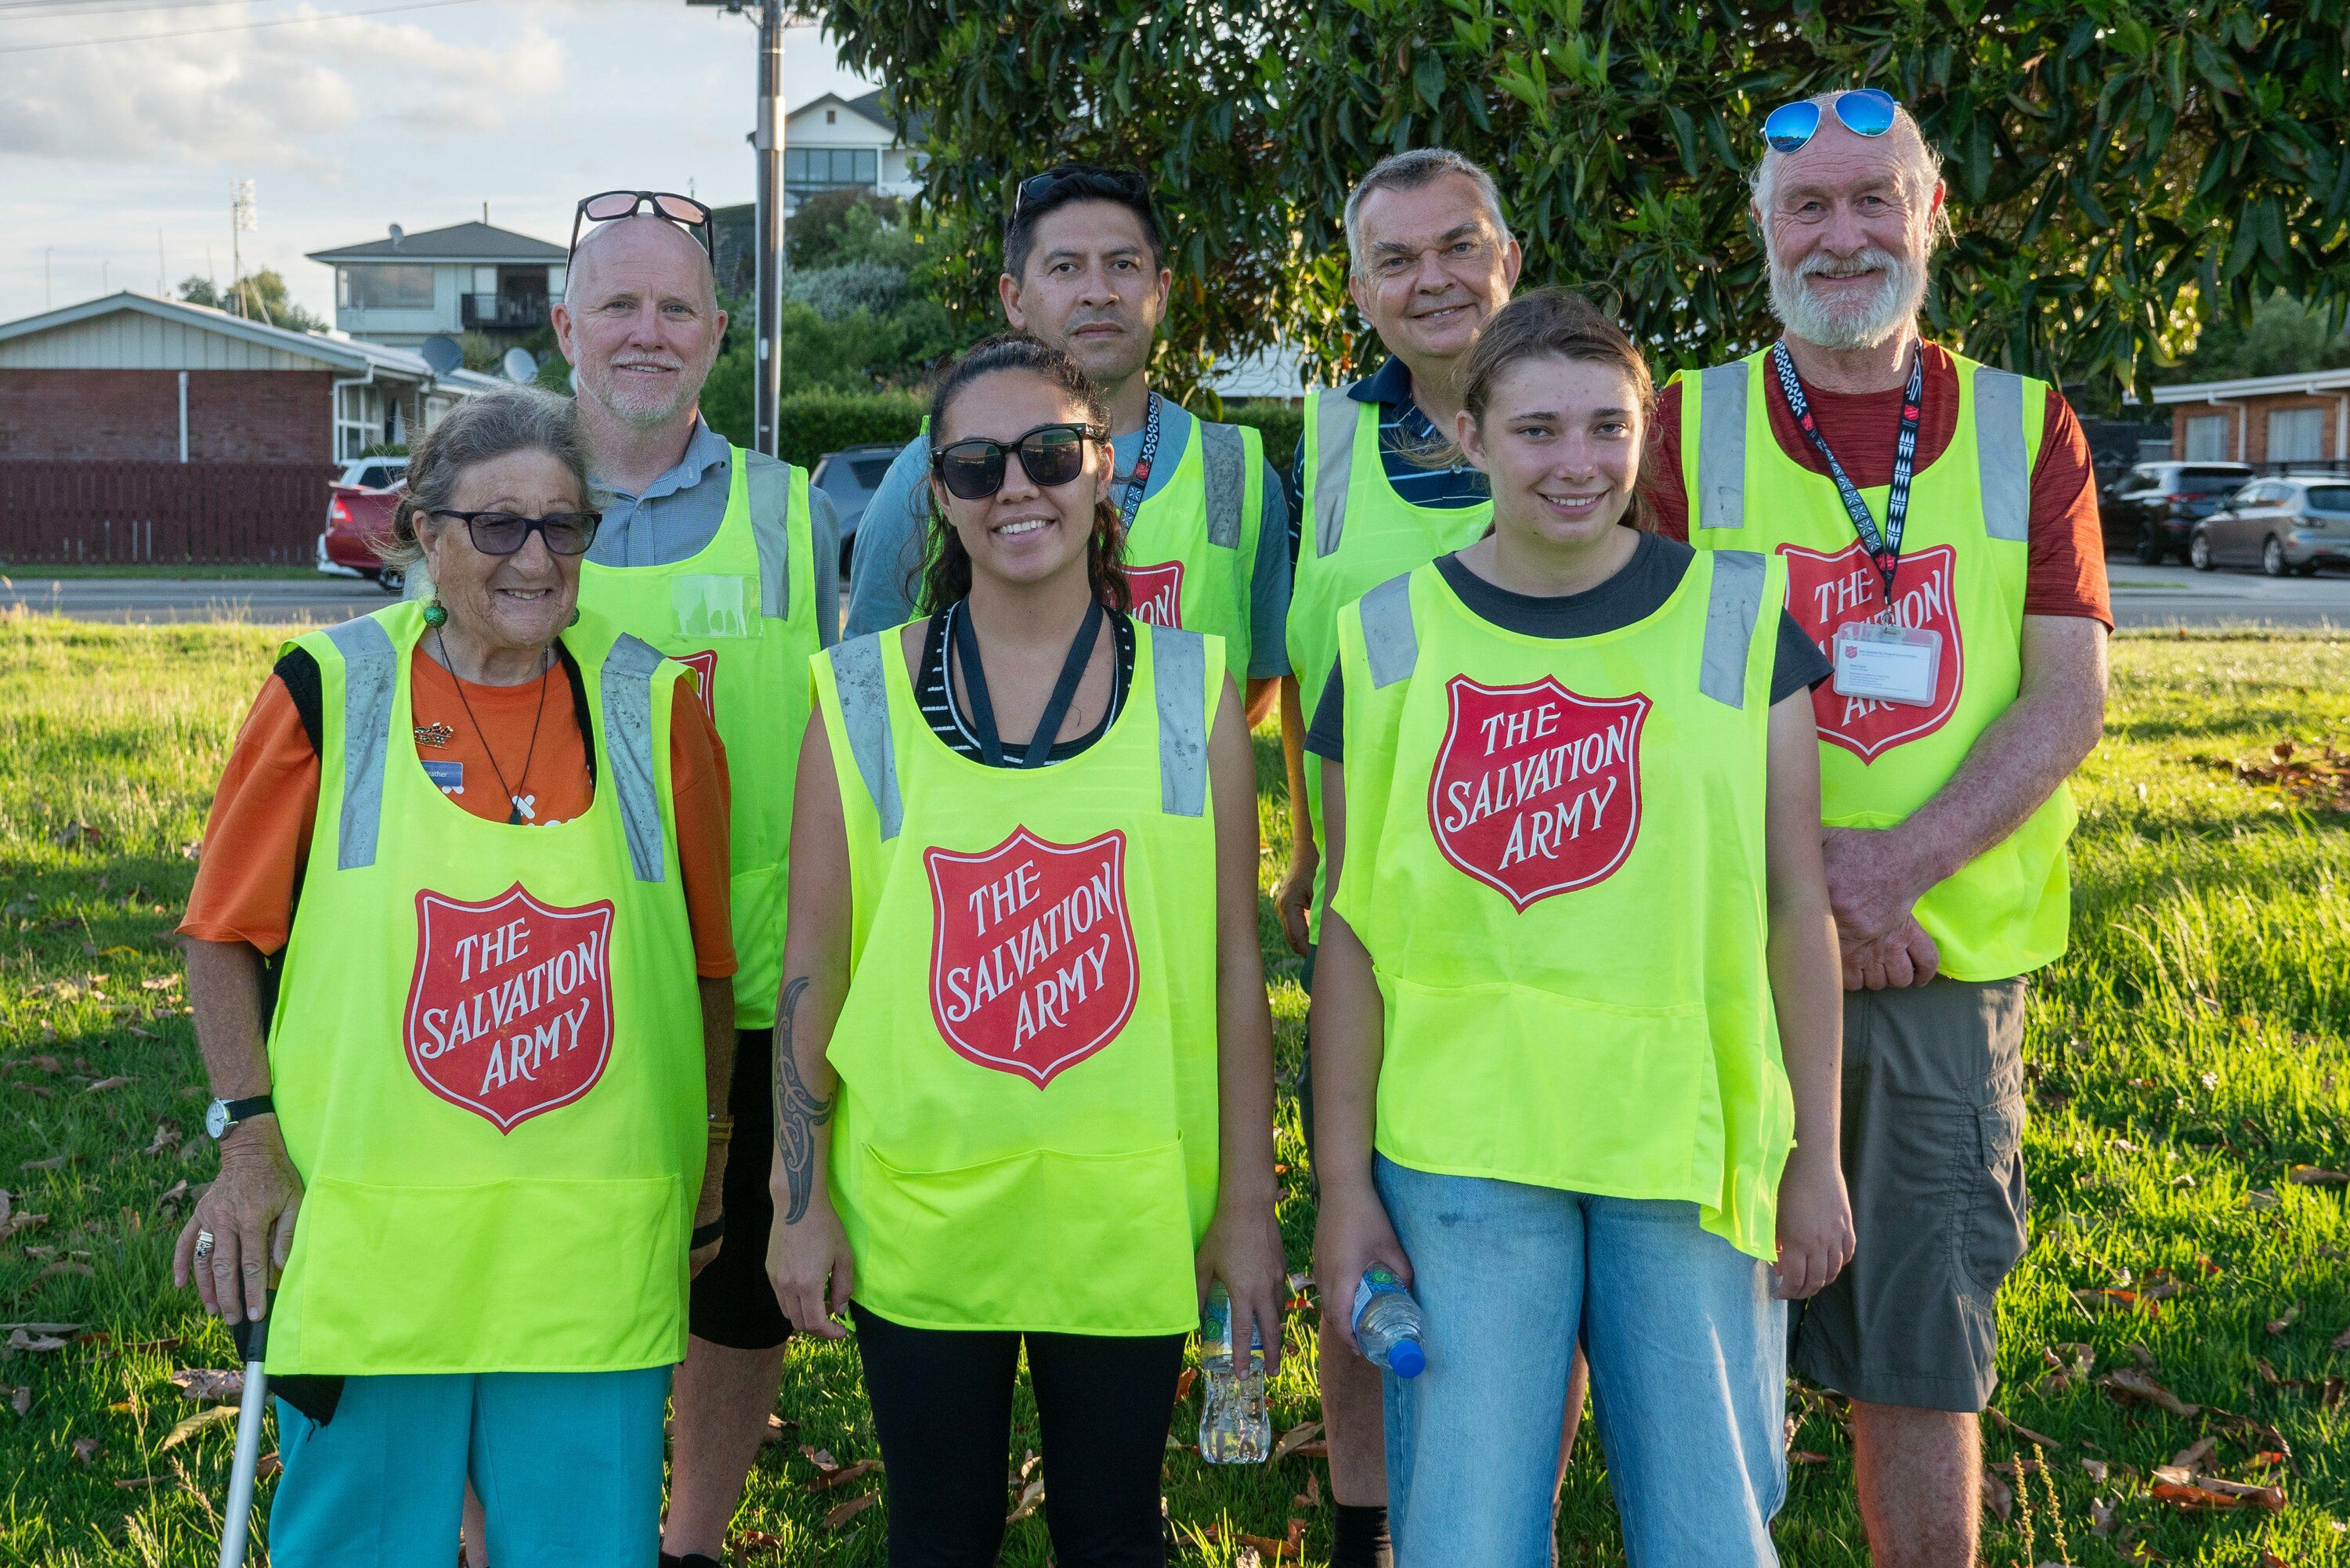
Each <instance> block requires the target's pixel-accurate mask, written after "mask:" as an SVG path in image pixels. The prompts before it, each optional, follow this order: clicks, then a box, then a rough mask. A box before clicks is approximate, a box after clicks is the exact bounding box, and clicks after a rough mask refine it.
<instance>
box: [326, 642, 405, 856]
mask: <svg viewBox="0 0 2350 1568" xmlns="http://www.w3.org/2000/svg"><path fill="white" fill-rule="evenodd" d="M327 640H328V641H329V642H331V643H333V644H334V645H335V651H336V652H338V653H339V654H341V655H342V656H343V814H342V817H341V819H340V820H339V821H338V822H337V823H336V825H335V869H336V870H338V871H355V870H357V869H359V867H362V866H372V865H374V864H375V845H376V836H377V834H378V831H379V830H380V826H381V825H382V822H383V762H384V750H385V746H386V744H387V743H388V742H389V741H390V733H391V701H392V692H393V683H394V682H395V681H397V680H399V679H400V656H399V655H398V654H396V653H394V652H393V651H392V650H391V637H390V634H389V633H387V632H386V631H385V630H384V629H383V623H382V622H381V621H380V620H378V619H376V618H374V617H373V616H361V617H360V618H359V619H357V620H347V621H345V622H343V624H342V625H340V626H330V627H328V628H327Z"/></svg>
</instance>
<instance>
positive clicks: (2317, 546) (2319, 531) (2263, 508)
mask: <svg viewBox="0 0 2350 1568" xmlns="http://www.w3.org/2000/svg"><path fill="white" fill-rule="evenodd" d="M2187 559H2188V563H2189V565H2191V566H2193V567H2194V568H2195V569H2196V570H2197V571H2199V572H2208V571H2210V570H2211V569H2212V568H2213V567H2215V566H2259V567H2260V568H2261V570H2262V571H2263V572H2266V573H2267V574H2268V575H2269V576H2272V577H2282V576H2284V575H2285V574H2286V573H2287V572H2298V573H2300V574H2301V575H2302V576H2304V577H2306V576H2314V575H2315V574H2316V571H2317V568H2318V567H2320V566H2328V565H2332V566H2350V479H2344V478H2341V477H2337V476H2335V475H2331V474H2287V475H2285V476H2283V477H2282V478H2278V479H2256V480H2254V481H2252V482H2251V483H2250V484H2247V485H2245V486H2244V487H2243V488H2242V489H2241V490H2239V491H2237V492H2236V493H2235V494H2233V495H2231V496H2230V497H2229V498H2228V502H2227V504H2226V505H2224V506H2222V507H2221V508H2220V510H2219V511H2217V512H2214V513H2213V514H2211V515H2210V516H2209V517H2206V518H2204V519H2203V520H2202V521H2201V522H2199V523H2198V524H2195V531H2194V532H2193V533H2192V534H2190V535H2188V538H2187Z"/></svg>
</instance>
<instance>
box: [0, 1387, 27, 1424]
mask: <svg viewBox="0 0 2350 1568" xmlns="http://www.w3.org/2000/svg"><path fill="white" fill-rule="evenodd" d="M0 1395H5V1396H7V1399H8V1408H10V1409H11V1410H14V1411H16V1414H18V1415H19V1416H22V1415H25V1414H26V1413H27V1412H29V1411H30V1410H31V1409H32V1407H33V1390H32V1388H31V1387H30V1386H28V1385H24V1384H14V1385H12V1384H7V1383H0Z"/></svg>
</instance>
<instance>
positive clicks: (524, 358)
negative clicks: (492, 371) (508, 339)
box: [498, 348, 538, 387]
mask: <svg viewBox="0 0 2350 1568" xmlns="http://www.w3.org/2000/svg"><path fill="white" fill-rule="evenodd" d="M498 364H499V368H500V369H503V370H504V371H505V373H506V379H507V380H509V381H517V382H520V383H521V384H522V385H524V386H525V387H526V386H528V385H530V383H532V382H533V381H536V380H537V379H538V360H537V359H536V358H534V357H533V356H532V354H531V351H530V350H529V349H527V348H509V349H507V350H506V357H505V358H504V359H502V360H500V361H499V362H498Z"/></svg>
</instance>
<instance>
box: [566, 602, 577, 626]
mask: <svg viewBox="0 0 2350 1568" xmlns="http://www.w3.org/2000/svg"><path fill="white" fill-rule="evenodd" d="M563 624H564V625H566V626H577V625H578V624H579V607H578V606H577V605H573V606H572V607H571V618H570V619H569V620H567V621H565V622H564V623H563Z"/></svg>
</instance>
